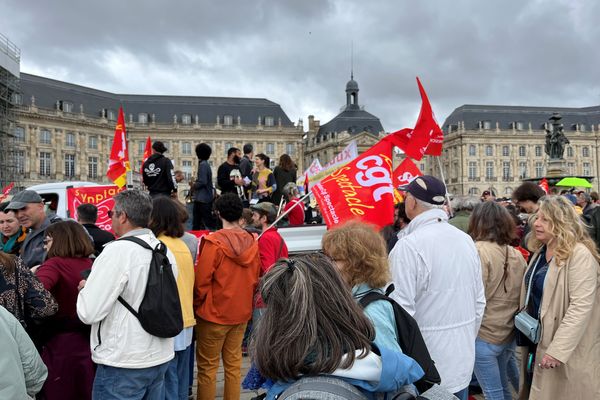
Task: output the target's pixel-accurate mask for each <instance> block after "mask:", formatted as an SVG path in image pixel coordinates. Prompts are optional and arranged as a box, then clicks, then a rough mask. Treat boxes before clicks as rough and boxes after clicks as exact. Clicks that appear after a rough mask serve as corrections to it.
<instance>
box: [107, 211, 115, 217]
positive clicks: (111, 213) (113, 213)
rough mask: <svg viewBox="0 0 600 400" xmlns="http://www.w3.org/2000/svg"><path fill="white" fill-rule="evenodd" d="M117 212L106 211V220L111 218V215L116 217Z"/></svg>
mask: <svg viewBox="0 0 600 400" xmlns="http://www.w3.org/2000/svg"><path fill="white" fill-rule="evenodd" d="M116 214H117V212H116V211H114V210H108V212H107V213H106V215H108V218H112V217H113V215H116Z"/></svg>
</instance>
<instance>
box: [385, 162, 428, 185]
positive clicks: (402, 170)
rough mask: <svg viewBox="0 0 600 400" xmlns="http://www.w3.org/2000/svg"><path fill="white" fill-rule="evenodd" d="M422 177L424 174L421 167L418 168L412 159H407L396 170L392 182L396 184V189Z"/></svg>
mask: <svg viewBox="0 0 600 400" xmlns="http://www.w3.org/2000/svg"><path fill="white" fill-rule="evenodd" d="M421 175H423V173H422V172H421V170H420V169H419V167H417V166H416V165H415V163H414V162H412V161H411V159H410V158H405V159H404V161H402V162H401V163H400V165H398V167H396V169H395V170H394V173H393V174H392V181H393V182H394V186H395V187H398V186H404V185H408V184H409V183H410V182H412V180H413V179H415V178H416V177H417V176H421Z"/></svg>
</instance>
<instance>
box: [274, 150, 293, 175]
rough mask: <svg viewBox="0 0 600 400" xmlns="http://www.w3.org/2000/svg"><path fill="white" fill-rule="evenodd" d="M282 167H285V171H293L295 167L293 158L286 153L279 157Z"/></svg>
mask: <svg viewBox="0 0 600 400" xmlns="http://www.w3.org/2000/svg"><path fill="white" fill-rule="evenodd" d="M278 166H279V167H280V168H283V169H284V170H285V171H291V170H292V169H294V162H293V161H292V158H291V157H290V156H289V155H288V154H286V153H283V154H282V155H281V156H280V157H279V165H278Z"/></svg>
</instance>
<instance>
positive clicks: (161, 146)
mask: <svg viewBox="0 0 600 400" xmlns="http://www.w3.org/2000/svg"><path fill="white" fill-rule="evenodd" d="M152 148H153V149H154V150H156V151H158V152H159V153H161V154H162V153H164V152H166V151H167V150H168V149H167V148H166V147H165V144H164V143H163V142H161V141H158V140H157V141H156V142H154V144H152Z"/></svg>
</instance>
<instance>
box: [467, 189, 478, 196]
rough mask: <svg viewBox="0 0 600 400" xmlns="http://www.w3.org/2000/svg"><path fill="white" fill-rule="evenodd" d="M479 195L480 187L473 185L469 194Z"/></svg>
mask: <svg viewBox="0 0 600 400" xmlns="http://www.w3.org/2000/svg"><path fill="white" fill-rule="evenodd" d="M478 195H479V189H477V188H476V187H472V188H470V189H469V196H478Z"/></svg>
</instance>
